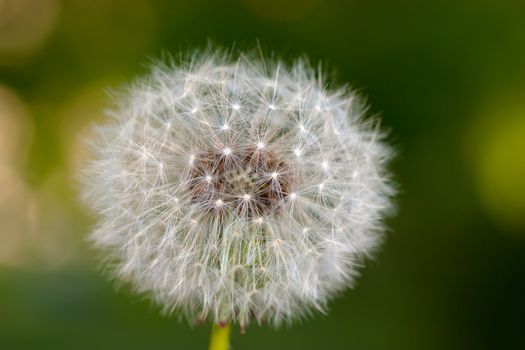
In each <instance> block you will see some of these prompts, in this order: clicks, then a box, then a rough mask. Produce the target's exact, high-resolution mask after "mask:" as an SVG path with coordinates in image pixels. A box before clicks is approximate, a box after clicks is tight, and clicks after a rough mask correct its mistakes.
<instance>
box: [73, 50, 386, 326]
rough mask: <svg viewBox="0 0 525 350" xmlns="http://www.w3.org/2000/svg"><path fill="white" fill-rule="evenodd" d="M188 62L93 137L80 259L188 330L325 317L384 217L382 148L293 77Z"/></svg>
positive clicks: (167, 71) (117, 110) (153, 79)
mask: <svg viewBox="0 0 525 350" xmlns="http://www.w3.org/2000/svg"><path fill="white" fill-rule="evenodd" d="M192 57H193V58H192V59H191V60H189V61H188V62H181V63H180V64H177V65H173V64H160V65H157V66H155V67H154V68H153V69H152V71H151V73H150V75H149V76H148V77H147V78H144V79H141V80H138V81H137V83H136V84H134V85H133V87H132V88H129V89H127V90H126V93H124V94H122V95H121V96H120V97H119V98H118V99H117V101H116V106H115V107H114V109H113V110H112V111H111V117H112V119H111V120H110V121H108V122H107V123H105V124H101V125H99V126H97V128H96V136H95V138H94V139H93V140H92V141H93V142H92V144H93V147H92V160H91V162H90V163H89V165H88V166H87V167H86V169H85V170H84V171H83V182H84V183H83V185H84V187H83V192H84V197H85V199H86V203H88V204H89V205H90V206H91V207H92V208H93V209H94V211H96V212H98V213H99V215H100V220H99V223H98V226H97V228H96V229H95V230H94V231H93V232H92V233H91V235H90V238H91V240H92V242H93V244H94V245H95V246H97V247H98V248H99V249H100V250H101V251H102V252H104V253H105V254H106V256H107V261H109V262H110V264H109V266H110V267H111V271H112V272H113V273H114V274H115V276H116V277H118V278H119V279H120V280H123V281H126V282H129V283H130V284H131V285H132V286H133V287H134V288H135V290H136V291H137V292H139V293H143V294H146V295H148V296H149V297H151V299H153V300H154V301H155V302H156V303H158V304H159V305H160V306H161V307H162V308H163V309H164V310H165V311H166V312H169V313H171V312H173V313H178V314H181V315H186V316H187V317H188V318H189V319H190V320H195V319H200V320H203V319H210V320H213V321H215V322H224V321H229V322H233V323H238V324H240V325H241V326H242V327H246V326H247V325H248V324H249V323H250V322H258V323H260V322H263V321H264V320H266V321H269V322H271V323H272V324H274V325H279V324H282V323H287V322H291V321H293V320H295V319H298V318H301V317H302V316H306V315H308V314H309V313H310V312H311V311H313V310H321V311H324V310H325V309H326V305H327V302H328V301H329V300H330V299H331V298H332V297H334V296H335V295H337V294H338V293H339V292H341V291H342V290H344V289H346V288H348V287H349V286H351V285H352V284H353V283H354V280H355V278H356V276H357V273H358V271H357V270H358V267H359V266H360V265H362V260H363V258H364V257H366V256H368V255H370V254H371V253H373V251H374V249H375V248H376V247H377V245H378V243H379V242H380V240H381V236H382V233H383V231H384V225H383V219H384V217H385V215H386V214H388V213H389V212H390V210H391V209H392V204H391V198H392V196H393V195H394V190H393V186H392V183H391V181H390V177H389V174H388V172H387V169H386V168H387V163H388V161H389V159H390V158H391V154H392V153H391V150H390V148H389V147H388V146H387V145H386V144H385V142H384V141H383V139H384V135H383V134H382V133H381V132H380V131H379V130H378V128H377V127H376V124H375V123H374V121H373V120H371V119H364V118H363V115H364V114H365V110H366V106H365V105H364V104H362V103H360V102H359V98H357V96H356V95H355V94H354V93H353V92H351V91H348V90H345V89H340V90H337V89H333V90H330V89H326V88H325V87H326V86H328V85H327V84H326V83H327V82H326V81H320V80H319V78H318V77H317V76H316V74H315V70H313V69H311V68H310V67H309V66H308V65H307V64H306V63H304V62H302V61H296V63H294V64H293V65H290V66H287V65H286V64H283V63H281V62H279V61H273V62H272V61H264V62H263V61H261V60H258V59H256V58H254V57H253V56H250V55H248V54H246V55H241V56H240V58H236V59H234V58H232V57H229V56H227V55H222V54H212V53H205V54H203V55H202V57H201V58H195V57H198V55H192ZM232 101H241V102H232ZM319 101H322V108H321V104H320V102H319ZM197 106H198V107H197ZM241 106H242V108H241ZM277 106H278V107H277ZM123 174H125V175H123Z"/></svg>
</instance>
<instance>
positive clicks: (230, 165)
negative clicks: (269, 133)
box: [187, 147, 292, 217]
mask: <svg viewBox="0 0 525 350" xmlns="http://www.w3.org/2000/svg"><path fill="white" fill-rule="evenodd" d="M187 184H188V192H189V193H190V198H191V201H192V203H194V204H197V205H201V206H202V207H203V208H209V209H212V210H233V211H234V212H235V213H237V214H238V215H244V216H247V217H257V216H260V215H263V214H268V213H271V212H278V211H279V210H280V208H281V205H280V204H281V202H282V199H283V197H285V196H286V195H287V194H288V192H289V190H290V188H291V185H292V174H291V172H290V167H289V166H288V165H287V164H286V162H285V161H284V160H283V159H280V158H279V157H278V156H277V155H276V152H275V151H274V150H270V149H258V148H254V147H247V148H244V149H240V150H232V152H231V153H230V154H225V153H224V152H220V151H215V150H213V151H208V152H204V153H202V154H199V155H196V157H195V160H194V162H193V164H192V167H191V170H190V173H189V179H188V181H187Z"/></svg>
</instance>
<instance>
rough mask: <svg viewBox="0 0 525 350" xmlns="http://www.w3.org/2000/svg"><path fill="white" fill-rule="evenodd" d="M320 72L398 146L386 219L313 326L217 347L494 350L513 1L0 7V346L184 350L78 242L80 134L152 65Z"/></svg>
mask: <svg viewBox="0 0 525 350" xmlns="http://www.w3.org/2000/svg"><path fill="white" fill-rule="evenodd" d="M257 39H258V40H259V42H260V46H261V47H262V48H263V50H265V51H267V52H270V51H271V50H273V51H275V52H276V53H278V54H279V55H281V56H283V57H285V58H286V57H291V56H296V55H301V54H306V55H308V56H309V57H310V58H311V59H312V61H313V62H316V61H317V60H322V62H323V63H324V64H325V65H326V66H327V67H328V69H329V72H331V71H335V75H334V76H335V79H336V81H337V82H349V83H351V84H352V85H353V86H355V87H357V88H358V89H359V90H360V91H362V92H363V93H364V94H366V95H367V96H369V101H370V103H371V106H372V110H371V112H372V113H379V114H381V115H382V119H383V124H384V125H385V126H386V127H387V128H389V129H391V130H392V132H391V139H392V140H393V142H394V143H395V144H396V145H397V148H398V149H399V157H398V159H397V161H396V162H395V164H394V165H393V168H394V171H395V173H396V176H397V179H398V181H399V183H400V184H401V190H402V193H401V195H400V197H399V200H398V202H399V207H400V212H399V215H398V216H397V217H396V218H393V219H391V220H390V221H389V225H390V227H391V228H392V232H391V233H389V235H388V237H387V239H386V242H385V245H384V247H383V249H382V251H381V253H380V254H379V255H378V257H377V259H376V260H375V261H371V262H368V266H367V268H366V269H365V271H363V272H364V274H363V276H362V277H361V278H360V280H359V284H358V286H357V287H356V288H355V290H353V291H349V292H347V293H344V295H341V296H340V297H339V298H338V299H337V300H335V301H334V302H333V303H332V304H331V312H330V313H329V314H328V315H326V316H324V315H317V316H316V317H314V318H313V319H310V320H307V321H305V322H303V323H300V324H296V325H293V326H291V327H289V328H285V329H281V330H278V331H275V330H273V329H269V328H268V327H257V326H254V327H251V328H250V329H249V330H248V333H247V334H246V335H244V336H240V335H238V334H234V338H233V348H234V349H289V348H294V349H295V348H301V349H320V348H327V349H346V348H348V349H361V350H366V349H403V350H407V349H503V348H519V347H520V344H521V347H522V346H523V331H524V329H525V323H524V321H523V316H524V315H525V301H524V298H523V295H524V293H525V203H524V198H525V185H524V184H525V180H524V178H525V124H524V123H525V2H523V1H507V0H505V1H489V0H477V1H474V0H464V1H437V0H435V1H415V0H401V1H387V0H370V1H359V0H355V1H337V0H266V1H264V0H226V1H213V0H193V1H168V0H165V1H162V0H161V1H137V0H132V1H125V0H89V1H88V0H69V1H60V0H0V242H1V243H0V348H1V349H35V348H38V349H47V348H49V349H94V348H96V349H203V348H205V347H206V344H207V342H208V333H209V327H207V326H205V327H200V326H195V327H190V326H188V325H187V324H186V323H185V322H182V323H179V322H178V319H177V317H176V315H175V316H174V317H171V318H169V317H163V316H161V315H159V314H158V310H157V309H156V308H155V307H153V306H151V305H150V303H149V302H148V301H145V300H142V299H141V298H140V297H137V296H134V295H131V294H129V292H128V291H127V290H126V289H120V290H118V291H115V290H114V288H113V283H112V282H111V281H108V279H107V278H104V277H101V276H100V274H99V266H98V263H97V259H96V257H95V254H94V253H93V252H92V251H90V249H89V247H88V245H87V244H86V242H85V236H86V234H87V232H88V230H89V227H90V225H92V224H93V222H94V218H93V217H92V216H90V214H89V213H87V212H86V210H85V208H83V207H82V206H81V204H80V203H79V202H78V199H77V197H78V196H77V189H76V187H77V184H76V181H75V168H76V167H78V165H80V164H81V163H82V161H83V159H85V153H84V150H83V149H82V142H81V137H80V136H81V135H85V133H87V132H88V130H89V125H90V123H91V122H92V121H94V120H100V119H103V108H104V106H105V105H106V104H107V102H108V98H107V97H106V95H105V91H106V89H107V88H118V87H119V86H121V85H122V84H125V83H126V82H129V81H130V80H131V79H132V78H133V77H134V76H135V75H136V74H143V73H144V72H145V71H146V70H147V64H148V62H149V60H150V59H151V58H152V57H159V56H161V55H162V54H163V53H165V52H171V53H172V54H174V55H177V54H178V53H179V52H181V51H185V50H187V49H188V48H193V47H203V46H205V45H206V44H207V42H208V40H211V41H212V42H214V43H215V44H217V45H224V46H227V47H231V46H232V45H236V47H240V48H251V47H253V46H254V45H255V43H256V40H257Z"/></svg>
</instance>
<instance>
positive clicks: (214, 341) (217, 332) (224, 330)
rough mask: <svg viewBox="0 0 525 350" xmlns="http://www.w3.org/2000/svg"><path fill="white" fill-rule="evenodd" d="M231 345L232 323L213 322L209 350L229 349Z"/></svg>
mask: <svg viewBox="0 0 525 350" xmlns="http://www.w3.org/2000/svg"><path fill="white" fill-rule="evenodd" d="M229 347H230V325H229V324H228V323H227V324H225V325H224V326H223V325H218V324H216V323H214V324H213V328H212V330H211V339H210V348H209V350H228V348H229Z"/></svg>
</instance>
